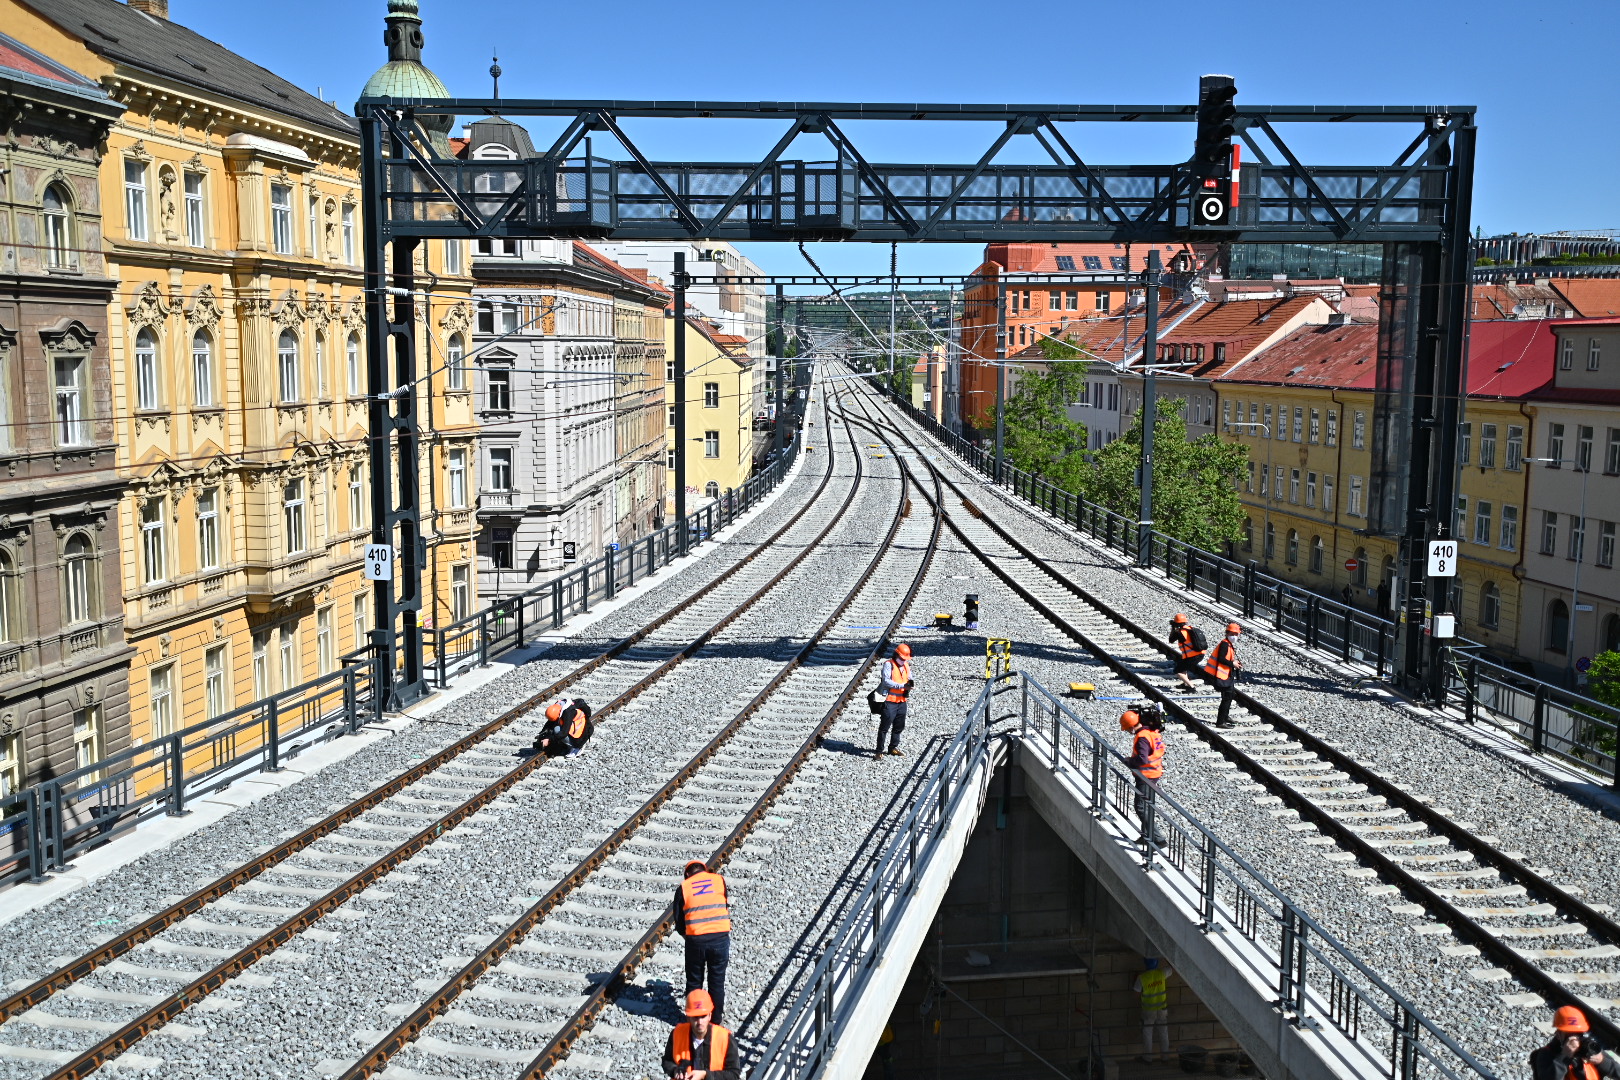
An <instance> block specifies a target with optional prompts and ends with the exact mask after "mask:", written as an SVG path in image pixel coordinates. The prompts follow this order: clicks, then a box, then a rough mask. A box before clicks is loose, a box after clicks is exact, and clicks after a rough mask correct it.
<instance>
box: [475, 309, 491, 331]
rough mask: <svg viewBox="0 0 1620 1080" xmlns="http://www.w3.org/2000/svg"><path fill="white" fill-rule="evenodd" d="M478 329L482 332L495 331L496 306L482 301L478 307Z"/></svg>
mask: <svg viewBox="0 0 1620 1080" xmlns="http://www.w3.org/2000/svg"><path fill="white" fill-rule="evenodd" d="M476 311H477V323H476V325H477V330H478V333H480V334H493V333H494V332H495V306H494V305H493V304H487V303H481V304H479V305H478V307H477V309H476Z"/></svg>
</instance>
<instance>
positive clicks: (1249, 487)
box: [1243, 461, 1254, 494]
mask: <svg viewBox="0 0 1620 1080" xmlns="http://www.w3.org/2000/svg"><path fill="white" fill-rule="evenodd" d="M1243 490H1244V491H1246V492H1249V493H1251V494H1252V493H1253V492H1254V462H1252V461H1251V462H1249V473H1248V476H1247V477H1245V478H1244V481H1243Z"/></svg>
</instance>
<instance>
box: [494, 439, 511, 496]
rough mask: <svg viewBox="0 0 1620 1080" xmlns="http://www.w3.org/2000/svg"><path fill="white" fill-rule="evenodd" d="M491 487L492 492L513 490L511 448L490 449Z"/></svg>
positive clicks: (498, 447) (495, 447) (497, 447)
mask: <svg viewBox="0 0 1620 1080" xmlns="http://www.w3.org/2000/svg"><path fill="white" fill-rule="evenodd" d="M489 486H490V490H492V491H511V490H512V448H511V447H510V446H492V447H490V450H489Z"/></svg>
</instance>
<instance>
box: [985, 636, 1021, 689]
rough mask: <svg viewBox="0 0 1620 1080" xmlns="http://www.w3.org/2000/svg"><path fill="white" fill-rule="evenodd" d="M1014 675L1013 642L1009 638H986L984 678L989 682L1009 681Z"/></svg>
mask: <svg viewBox="0 0 1620 1080" xmlns="http://www.w3.org/2000/svg"><path fill="white" fill-rule="evenodd" d="M1013 674H1014V673H1013V666H1012V642H1011V641H1009V640H1008V639H1007V638H986V639H985V641H984V677H985V678H986V679H987V680H997V679H1009V678H1011V677H1012V676H1013Z"/></svg>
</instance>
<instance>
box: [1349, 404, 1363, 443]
mask: <svg viewBox="0 0 1620 1080" xmlns="http://www.w3.org/2000/svg"><path fill="white" fill-rule="evenodd" d="M1350 445H1351V446H1352V447H1353V448H1355V449H1357V450H1365V449H1366V448H1367V414H1366V413H1364V412H1358V413H1356V415H1355V417H1354V418H1353V419H1352V420H1351V421H1350Z"/></svg>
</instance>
